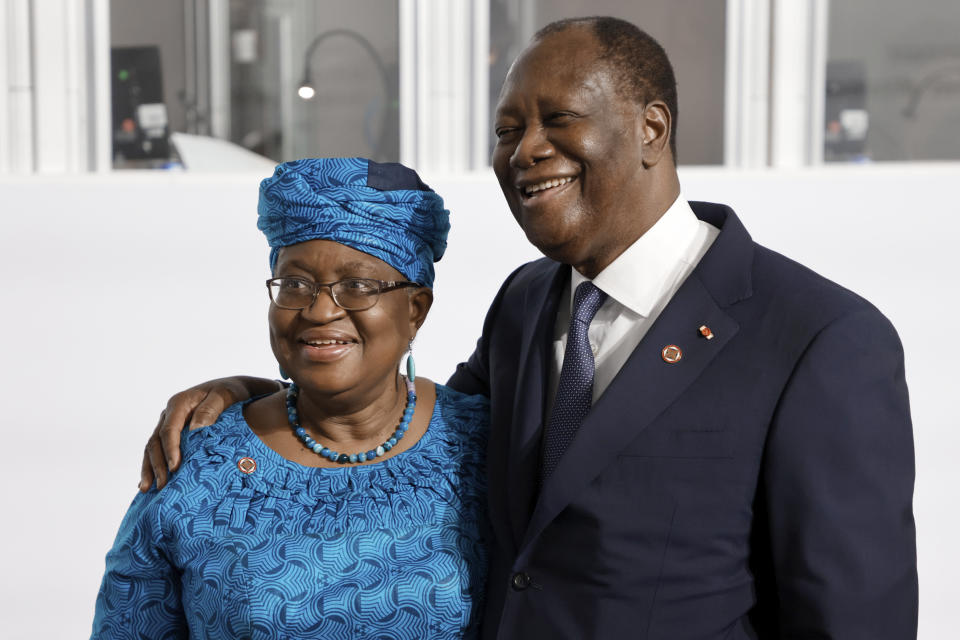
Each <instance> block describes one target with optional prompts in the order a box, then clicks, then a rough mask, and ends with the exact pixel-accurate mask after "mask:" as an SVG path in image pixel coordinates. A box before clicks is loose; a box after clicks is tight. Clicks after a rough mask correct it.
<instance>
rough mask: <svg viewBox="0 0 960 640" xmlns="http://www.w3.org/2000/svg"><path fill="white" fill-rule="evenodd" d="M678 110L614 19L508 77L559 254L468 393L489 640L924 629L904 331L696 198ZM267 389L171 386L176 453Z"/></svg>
mask: <svg viewBox="0 0 960 640" xmlns="http://www.w3.org/2000/svg"><path fill="white" fill-rule="evenodd" d="M676 113H677V107H676V93H675V81H674V78H673V72H672V69H671V67H670V64H669V61H668V60H667V57H666V54H665V53H664V52H663V50H662V48H660V46H659V45H658V44H657V43H656V42H655V41H654V40H652V39H651V38H650V37H649V36H647V35H646V34H645V33H643V32H642V31H640V30H638V29H637V28H636V27H634V26H633V25H630V24H629V23H625V22H623V21H620V20H616V19H612V18H587V19H578V20H570V21H561V22H558V23H553V24H551V25H548V26H547V27H546V28H544V29H543V30H542V31H541V32H539V33H538V34H537V35H536V36H535V37H534V39H533V41H532V43H531V44H530V46H529V47H528V48H527V49H526V50H525V51H524V52H523V53H522V54H521V55H520V57H519V58H518V59H517V60H516V62H515V63H514V65H513V67H512V68H511V70H510V73H509V74H508V76H507V79H506V81H505V83H504V87H503V90H502V92H501V97H500V102H499V105H498V107H497V113H496V125H495V126H496V133H497V136H498V144H497V146H496V149H495V151H494V154H493V165H494V170H495V172H496V174H497V177H498V179H499V181H500V186H501V188H502V189H503V192H504V195H505V197H506V199H507V202H508V203H509V205H510V209H511V211H512V212H513V215H514V216H515V217H516V219H517V222H518V223H519V224H520V226H521V228H522V229H523V230H524V232H525V233H526V235H527V238H528V239H529V240H530V241H531V242H532V243H533V244H534V245H536V246H537V248H539V249H540V250H541V251H542V252H543V253H544V254H545V255H546V256H547V257H546V258H544V259H542V260H539V261H536V262H533V263H530V264H527V265H523V266H522V267H520V268H519V269H517V270H516V271H515V272H514V273H513V274H511V276H510V277H509V278H508V279H507V281H506V282H505V283H504V285H503V286H502V288H501V290H500V292H499V293H498V295H497V297H496V299H495V300H494V302H493V304H492V306H491V308H490V311H489V313H488V315H487V319H486V322H485V325H484V330H483V335H482V336H481V338H480V340H479V342H478V345H477V349H476V351H475V352H474V354H473V355H472V356H471V358H470V360H469V361H468V362H467V363H465V364H463V365H461V366H460V367H459V368H458V370H457V372H456V373H455V374H454V375H453V377H452V378H451V380H450V383H449V384H450V385H451V386H454V387H456V388H458V389H461V390H464V391H467V392H473V393H484V394H487V395H488V396H489V397H490V401H491V412H492V416H491V433H490V446H489V452H488V479H489V503H490V505H489V509H490V515H491V520H492V524H493V529H494V535H493V543H492V552H491V567H490V576H489V584H488V599H487V603H486V615H485V621H484V634H485V636H486V637H489V638H540V637H543V638H620V637H641V638H668V639H671V640H675V639H682V638H691V639H694V638H696V639H702V638H717V639H721V638H726V639H731V638H733V639H742V638H780V637H784V638H839V639H843V640H850V639H856V638H871V639H876V638H890V639H893V638H913V637H915V635H916V623H917V575H916V549H915V533H914V523H913V515H912V506H911V502H912V492H913V477H914V468H913V441H912V434H911V427H910V417H909V408H908V401H907V392H906V386H905V383H904V378H903V357H902V352H901V348H900V344H899V340H898V338H897V336H896V333H895V331H894V330H893V328H892V327H891V326H890V324H889V323H888V322H887V320H886V319H885V318H884V317H883V316H882V315H881V314H880V313H879V312H878V311H877V310H876V309H875V308H873V307H872V306H871V305H870V304H869V303H868V302H866V301H865V300H863V299H861V298H859V297H857V296H856V295H854V294H852V293H851V292H849V291H846V290H844V289H842V288H841V287H839V286H837V285H835V284H833V283H831V282H828V281H826V280H824V279H823V278H821V277H819V276H817V275H816V274H814V273H812V272H810V271H809V270H807V269H805V268H803V267H802V266H800V265H798V264H796V263H793V262H791V261H789V260H787V259H786V258H784V257H782V256H779V255H777V254H775V253H773V252H771V251H769V250H767V249H765V248H763V247H761V246H759V245H756V244H754V243H753V242H752V240H751V239H750V236H749V235H748V234H747V232H746V230H745V229H744V228H743V226H742V225H741V224H740V222H739V220H738V219H737V217H736V216H735V214H734V213H733V212H732V211H731V210H730V209H728V208H727V207H724V206H721V205H714V204H707V203H693V204H692V210H691V205H688V203H687V202H686V201H685V200H684V199H683V198H682V197H680V186H679V181H678V179H677V174H676V168H675V163H674V158H675V146H674V137H675V132H676ZM771 204H773V203H771ZM258 384H269V383H266V382H257V381H255V380H251V379H231V380H228V381H226V382H221V383H208V384H207V385H201V387H197V388H194V389H193V390H190V391H187V392H184V393H183V394H179V395H178V396H175V397H174V398H173V399H172V400H171V403H170V404H169V405H168V411H167V413H166V416H165V418H164V419H162V421H161V424H162V426H163V427H164V428H163V430H162V434H163V439H164V446H165V448H166V450H167V451H171V455H170V457H171V458H172V459H173V460H176V459H177V456H176V454H175V453H173V452H174V451H175V450H176V444H175V443H176V441H177V437H175V432H176V431H177V429H178V428H179V426H180V425H182V424H183V423H184V421H185V420H186V418H187V417H188V416H189V414H190V412H191V411H193V422H194V423H195V424H196V423H204V422H209V420H210V419H211V417H212V415H213V414H216V413H219V411H220V410H221V409H222V408H223V407H224V406H226V405H228V404H230V403H231V402H233V401H235V400H236V399H238V398H241V397H245V396H246V394H247V393H249V390H248V387H254V388H255V387H256V386H257V385H258ZM198 405H199V406H198ZM194 407H197V408H196V410H194ZM158 442H159V440H158V439H157V437H156V436H155V437H154V440H153V441H152V444H151V446H149V447H148V452H149V454H150V457H151V458H153V460H154V464H153V466H154V467H155V468H157V469H158V475H159V476H160V479H161V480H162V479H163V477H164V475H165V474H164V473H163V469H162V456H161V451H160V445H159V444H158ZM150 466H151V465H150V462H149V461H147V460H145V462H144V469H145V480H149V479H150Z"/></svg>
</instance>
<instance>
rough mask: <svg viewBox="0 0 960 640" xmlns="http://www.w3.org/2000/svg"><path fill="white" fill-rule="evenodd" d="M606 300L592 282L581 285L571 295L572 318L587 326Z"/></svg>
mask: <svg viewBox="0 0 960 640" xmlns="http://www.w3.org/2000/svg"><path fill="white" fill-rule="evenodd" d="M606 299H607V294H605V293H604V292H603V291H600V289H598V288H597V286H596V285H595V284H593V283H592V282H584V283H581V284H580V286H578V287H577V290H576V292H574V294H573V317H574V318H576V319H577V320H579V321H580V322H583V323H585V324H587V325H589V324H590V323H591V322H592V321H593V316H595V315H597V310H598V309H600V307H601V306H602V305H603V301H604V300H606Z"/></svg>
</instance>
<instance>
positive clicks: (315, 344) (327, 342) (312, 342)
mask: <svg viewBox="0 0 960 640" xmlns="http://www.w3.org/2000/svg"><path fill="white" fill-rule="evenodd" d="M307 344H308V345H310V346H311V347H323V346H327V345H331V344H350V342H349V341H347V340H309V341H307Z"/></svg>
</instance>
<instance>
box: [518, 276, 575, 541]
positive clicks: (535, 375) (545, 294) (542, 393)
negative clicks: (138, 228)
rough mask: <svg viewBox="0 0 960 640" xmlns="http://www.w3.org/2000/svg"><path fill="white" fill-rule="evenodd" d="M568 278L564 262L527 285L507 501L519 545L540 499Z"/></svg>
mask: <svg viewBox="0 0 960 640" xmlns="http://www.w3.org/2000/svg"><path fill="white" fill-rule="evenodd" d="M568 280H569V268H568V267H565V266H563V265H559V264H558V265H556V267H555V268H553V269H548V270H547V271H545V272H544V273H543V274H541V275H540V276H539V278H538V280H537V281H535V282H533V283H531V286H529V287H527V290H526V297H525V301H524V320H523V339H522V341H521V343H520V344H521V347H520V348H521V351H520V358H519V359H518V360H517V362H518V363H519V370H518V372H517V387H516V391H515V393H516V395H515V398H516V399H515V402H514V411H513V419H512V428H511V430H510V455H509V456H507V460H508V464H507V483H506V491H507V505H508V514H509V518H510V526H511V529H512V531H513V536H514V538H513V542H514V544H515V545H518V544H519V543H520V540H521V539H522V538H523V533H524V531H525V530H526V529H527V524H528V522H529V520H530V513H531V511H532V509H533V503H534V500H535V499H536V492H537V475H538V470H539V465H540V439H541V434H542V431H543V421H544V415H543V414H544V403H545V399H546V389H547V384H548V380H549V374H550V366H551V356H550V347H551V343H552V339H553V328H554V322H555V321H556V316H557V306H558V304H559V301H560V298H561V297H562V295H563V289H564V286H565V285H566V283H567V282H568Z"/></svg>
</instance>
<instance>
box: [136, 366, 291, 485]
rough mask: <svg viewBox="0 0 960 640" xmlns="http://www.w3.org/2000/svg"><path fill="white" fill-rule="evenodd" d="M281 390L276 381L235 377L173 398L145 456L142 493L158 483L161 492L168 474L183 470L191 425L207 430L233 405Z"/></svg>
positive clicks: (187, 391)
mask: <svg viewBox="0 0 960 640" xmlns="http://www.w3.org/2000/svg"><path fill="white" fill-rule="evenodd" d="M278 388H279V383H278V382H277V381H276V380H269V379H266V378H253V377H249V376H232V377H229V378H218V379H217V380H210V381H209V382H204V383H202V384H198V385H197V386H195V387H190V388H189V389H187V390H186V391H181V392H180V393H178V394H176V395H174V396H173V397H171V398H170V400H168V401H167V408H166V409H164V410H163V411H161V412H160V420H159V421H158V422H157V426H156V428H155V429H154V430H153V434H151V436H150V439H149V440H148V441H147V446H146V448H145V450H144V452H143V466H142V468H141V470H140V491H147V490H148V489H149V488H150V487H151V486H152V485H153V481H154V480H156V481H157V488H158V489H162V488H163V487H164V485H166V484H167V476H168V470H169V471H175V470H176V469H177V467H179V466H180V432H181V431H182V430H183V427H184V425H187V424H188V421H189V426H190V429H191V430H193V429H200V428H201V427H206V426H208V425H211V424H213V423H214V422H216V421H217V418H219V417H220V414H221V413H223V410H224V409H226V408H227V407H229V406H230V405H232V404H234V403H236V402H240V401H241V400H246V399H247V398H252V397H253V396H257V395H262V394H265V393H272V392H274V391H276V390H277V389H278Z"/></svg>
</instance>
